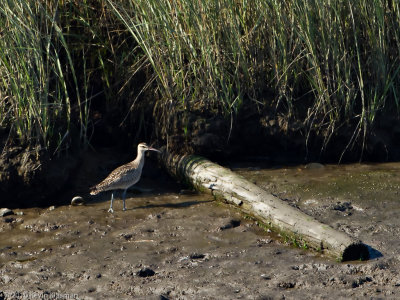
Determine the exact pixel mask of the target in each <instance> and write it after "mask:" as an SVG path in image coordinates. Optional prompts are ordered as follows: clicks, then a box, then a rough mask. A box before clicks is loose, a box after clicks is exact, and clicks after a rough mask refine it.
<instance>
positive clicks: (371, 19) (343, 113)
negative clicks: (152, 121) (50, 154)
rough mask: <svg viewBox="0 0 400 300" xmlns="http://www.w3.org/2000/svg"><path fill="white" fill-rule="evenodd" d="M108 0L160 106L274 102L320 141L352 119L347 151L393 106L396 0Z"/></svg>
mask: <svg viewBox="0 0 400 300" xmlns="http://www.w3.org/2000/svg"><path fill="white" fill-rule="evenodd" d="M107 2H108V4H109V5H110V6H111V8H112V9H113V10H114V12H115V14H116V16H117V17H118V18H119V19H120V20H121V22H122V23H123V24H124V25H125V26H126V29H127V30H128V31H129V32H130V34H131V35H132V37H133V38H134V39H135V40H136V41H137V43H138V44H139V46H140V47H141V48H142V50H143V52H144V55H145V56H146V58H147V60H148V62H149V63H150V64H151V66H152V68H153V71H154V74H155V76H156V78H157V82H158V87H159V92H160V94H161V99H162V100H161V102H159V105H160V106H162V107H163V108H164V109H163V111H164V114H167V115H168V114H171V113H173V112H174V109H181V110H184V111H185V110H191V109H194V108H198V107H201V108H203V109H209V110H214V111H215V112H219V111H222V112H223V113H224V114H225V115H228V116H229V115H232V114H233V115H234V114H236V113H237V112H238V111H239V110H240V108H241V107H243V106H244V105H250V106H255V107H257V108H267V109H275V113H280V114H282V113H283V114H284V115H285V116H286V118H287V119H288V120H290V119H297V120H300V121H301V122H302V123H303V125H304V132H305V134H306V139H307V140H308V138H309V134H310V133H312V132H316V133H317V134H319V135H322V136H324V137H325V142H324V144H323V148H324V147H326V146H327V145H328V143H329V140H330V139H331V137H332V135H333V134H335V133H336V132H337V131H338V130H340V129H341V128H344V127H346V126H345V125H346V124H347V125H348V124H351V126H352V128H353V129H354V132H353V135H352V137H351V138H350V140H349V141H348V145H347V147H346V149H344V151H346V150H347V149H350V148H351V147H353V146H354V144H355V143H356V142H358V143H359V144H362V142H363V141H365V139H366V137H367V136H368V130H369V129H370V128H371V126H372V125H373V123H374V121H375V119H376V117H377V115H378V113H380V112H384V111H383V109H384V108H385V107H387V108H388V110H392V109H394V110H398V109H399V99H398V95H399V87H400V85H399V57H400V56H399V55H400V44H399V41H400V39H399V38H400V30H399V28H400V27H399V20H400V15H399V13H400V7H399V3H398V2H397V1H383V0H376V1H361V0H357V1H350V0H347V1H346V0H330V1H321V0H312V1H300V0H295V1H277V0H267V1H246V0H244V1H237V0H222V1H192V0H162V1H156V0H130V1H125V2H121V1H114V0H107ZM271 95H272V96H271ZM165 122H166V123H168V118H165ZM166 126H167V125H166ZM347 128H348V127H347ZM322 150H323V149H322Z"/></svg>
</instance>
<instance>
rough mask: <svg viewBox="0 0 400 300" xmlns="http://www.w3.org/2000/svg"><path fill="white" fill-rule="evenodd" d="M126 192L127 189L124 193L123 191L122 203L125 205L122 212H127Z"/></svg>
mask: <svg viewBox="0 0 400 300" xmlns="http://www.w3.org/2000/svg"><path fill="white" fill-rule="evenodd" d="M126 190H127V189H125V190H124V191H123V193H122V201H123V203H124V208H123V209H122V210H124V211H125V210H126V206H125V197H126Z"/></svg>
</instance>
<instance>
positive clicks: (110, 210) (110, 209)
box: [108, 192, 114, 213]
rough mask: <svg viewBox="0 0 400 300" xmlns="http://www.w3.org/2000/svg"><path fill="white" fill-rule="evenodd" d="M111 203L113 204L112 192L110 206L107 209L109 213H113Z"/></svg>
mask: <svg viewBox="0 0 400 300" xmlns="http://www.w3.org/2000/svg"><path fill="white" fill-rule="evenodd" d="M113 202H114V192H111V204H110V208H109V209H108V212H110V213H114V210H113V208H112V205H113Z"/></svg>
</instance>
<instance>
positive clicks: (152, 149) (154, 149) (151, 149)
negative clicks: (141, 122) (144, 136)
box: [147, 147, 161, 153]
mask: <svg viewBox="0 0 400 300" xmlns="http://www.w3.org/2000/svg"><path fill="white" fill-rule="evenodd" d="M147 150H150V151H156V152H158V153H161V151H160V150H158V149H156V148H153V147H149V148H147Z"/></svg>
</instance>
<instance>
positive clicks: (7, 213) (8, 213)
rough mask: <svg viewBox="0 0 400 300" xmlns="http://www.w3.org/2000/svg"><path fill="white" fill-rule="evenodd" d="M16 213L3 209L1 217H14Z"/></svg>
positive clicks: (0, 211) (0, 213) (0, 212)
mask: <svg viewBox="0 0 400 300" xmlns="http://www.w3.org/2000/svg"><path fill="white" fill-rule="evenodd" d="M13 214H14V212H13V211H12V210H11V209H8V208H1V209H0V217H5V216H9V215H13Z"/></svg>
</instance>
